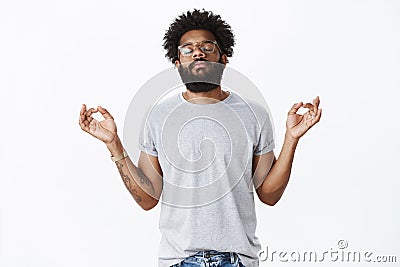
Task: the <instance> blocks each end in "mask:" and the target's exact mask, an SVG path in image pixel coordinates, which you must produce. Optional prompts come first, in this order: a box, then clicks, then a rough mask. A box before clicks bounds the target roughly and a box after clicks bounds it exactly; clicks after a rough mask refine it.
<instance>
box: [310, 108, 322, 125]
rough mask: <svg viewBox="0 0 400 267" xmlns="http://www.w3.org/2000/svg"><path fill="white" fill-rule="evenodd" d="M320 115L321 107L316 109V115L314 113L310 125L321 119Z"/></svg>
mask: <svg viewBox="0 0 400 267" xmlns="http://www.w3.org/2000/svg"><path fill="white" fill-rule="evenodd" d="M321 115H322V109H318V110H317V115H316V116H315V118H314V119H313V120H312V124H311V126H314V125H315V124H317V123H318V122H319V120H320V119H321Z"/></svg>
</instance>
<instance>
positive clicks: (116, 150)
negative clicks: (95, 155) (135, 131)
mask: <svg viewBox="0 0 400 267" xmlns="http://www.w3.org/2000/svg"><path fill="white" fill-rule="evenodd" d="M106 145H107V149H108V150H109V151H110V153H111V156H116V155H121V154H122V153H123V152H124V147H123V145H122V142H121V140H120V139H119V137H118V135H117V136H116V137H115V138H114V140H113V141H111V142H109V143H106Z"/></svg>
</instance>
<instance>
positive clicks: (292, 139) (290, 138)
mask: <svg viewBox="0 0 400 267" xmlns="http://www.w3.org/2000/svg"><path fill="white" fill-rule="evenodd" d="M299 140H300V137H294V136H292V135H291V134H290V133H288V132H286V133H285V143H289V144H293V145H297V143H298V142H299Z"/></svg>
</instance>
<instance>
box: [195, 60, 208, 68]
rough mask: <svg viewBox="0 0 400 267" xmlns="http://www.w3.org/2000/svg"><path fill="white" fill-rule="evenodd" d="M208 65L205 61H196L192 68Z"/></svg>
mask: <svg viewBox="0 0 400 267" xmlns="http://www.w3.org/2000/svg"><path fill="white" fill-rule="evenodd" d="M206 66H207V63H206V62H204V61H200V62H196V63H194V64H193V68H192V69H199V68H205V67H206Z"/></svg>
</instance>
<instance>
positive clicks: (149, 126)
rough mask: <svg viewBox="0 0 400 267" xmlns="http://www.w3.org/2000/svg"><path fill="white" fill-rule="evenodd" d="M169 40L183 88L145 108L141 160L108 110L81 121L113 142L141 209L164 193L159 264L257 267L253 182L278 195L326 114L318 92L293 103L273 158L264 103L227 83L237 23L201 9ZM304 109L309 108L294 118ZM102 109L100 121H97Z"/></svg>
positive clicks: (262, 194) (175, 26)
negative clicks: (303, 141)
mask: <svg viewBox="0 0 400 267" xmlns="http://www.w3.org/2000/svg"><path fill="white" fill-rule="evenodd" d="M164 41H165V42H164V48H165V49H166V50H167V54H166V56H167V57H168V58H169V59H170V60H171V61H172V62H173V63H174V64H175V66H176V67H177V69H178V71H179V73H180V75H181V78H182V81H183V82H184V84H185V86H186V91H185V92H183V93H179V94H176V95H174V96H172V97H170V98H167V99H164V100H162V101H160V102H159V103H157V104H156V105H155V106H154V107H153V108H152V110H151V111H150V112H149V113H148V115H147V118H146V120H145V121H144V124H143V127H142V129H141V135H140V140H139V148H140V150H141V154H140V157H139V160H138V163H137V166H136V165H135V164H134V163H132V161H131V160H130V158H129V156H128V155H127V154H126V152H125V150H124V148H123V145H122V142H121V140H120V138H119V136H118V134H117V127H116V124H115V122H114V119H113V117H112V115H111V114H110V113H109V112H108V111H107V110H106V109H104V108H103V107H101V106H98V107H97V108H90V109H88V110H87V109H86V106H85V105H83V106H82V109H81V112H80V119H79V124H80V127H81V128H82V130H84V131H86V132H88V133H89V134H91V135H93V136H94V137H96V138H98V139H100V140H101V141H103V142H104V143H105V144H106V145H107V148H108V149H109V151H110V152H111V155H112V160H113V161H114V162H115V163H116V166H117V169H118V171H119V173H120V175H121V177H122V179H123V181H124V183H125V185H126V187H127V189H128V190H129V192H130V193H131V194H132V196H133V198H134V199H135V201H136V202H137V203H138V204H139V205H140V206H141V207H142V208H143V209H145V210H149V209H152V208H153V207H155V206H156V205H157V203H158V202H159V199H160V197H161V195H162V200H163V201H162V203H161V214H160V231H161V233H162V240H161V243H160V249H159V266H162V267H164V266H247V267H249V266H258V258H257V252H258V251H259V250H260V249H261V246H260V243H259V241H258V239H257V237H256V236H255V228H256V216H255V208H254V197H253V190H252V187H253V186H254V188H255V189H256V193H257V196H258V198H259V199H260V200H261V201H262V202H263V203H265V204H267V205H275V204H276V203H277V202H278V201H279V199H280V198H281V196H282V194H283V192H284V190H285V188H286V185H287V183H288V181H289V177H290V172H291V166H292V162H293V157H294V153H295V149H296V147H297V144H298V141H299V138H300V137H301V136H303V135H304V134H305V133H306V132H307V131H308V130H309V129H310V128H311V127H312V126H314V125H315V124H316V123H318V121H319V120H320V117H321V109H319V108H318V107H319V102H320V101H319V98H318V97H317V98H316V99H314V100H313V103H304V104H303V103H302V102H299V103H296V104H294V105H293V106H292V108H291V109H290V111H289V112H288V118H287V123H286V128H287V129H286V134H285V140H284V144H283V146H282V149H281V152H280V155H279V157H278V159H276V158H275V156H274V152H273V148H274V140H273V134H272V125H271V122H270V119H269V114H268V112H267V111H266V109H265V108H264V107H261V106H260V105H258V104H255V103H253V102H250V101H245V100H244V99H242V98H241V97H240V96H239V95H237V94H236V93H234V92H229V91H225V90H222V88H221V86H220V83H219V82H220V81H221V78H222V73H223V70H224V67H225V65H226V64H227V62H228V60H227V58H228V57H230V56H232V53H233V50H232V47H233V45H234V37H233V34H232V32H231V29H230V26H229V25H228V24H226V22H225V21H223V20H221V18H220V16H218V15H214V14H213V13H212V12H207V11H204V10H203V11H199V10H194V11H193V12H187V13H186V14H182V15H181V16H179V17H178V18H177V19H176V20H175V21H174V22H173V23H172V24H171V25H170V28H169V29H168V31H167V32H166V34H165V37H164ZM301 107H303V108H306V109H308V112H306V113H305V114H303V115H300V114H297V111H298V110H299V109H300V108H301ZM96 112H100V113H101V114H102V115H103V117H104V120H103V121H97V120H95V119H94V118H92V116H91V115H92V114H93V113H96ZM192 118H193V119H192ZM210 118H211V119H210ZM238 125H239V126H238ZM209 140H212V141H211V142H208V143H207V141H209ZM249 158H250V164H248V163H249V162H248V159H249Z"/></svg>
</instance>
